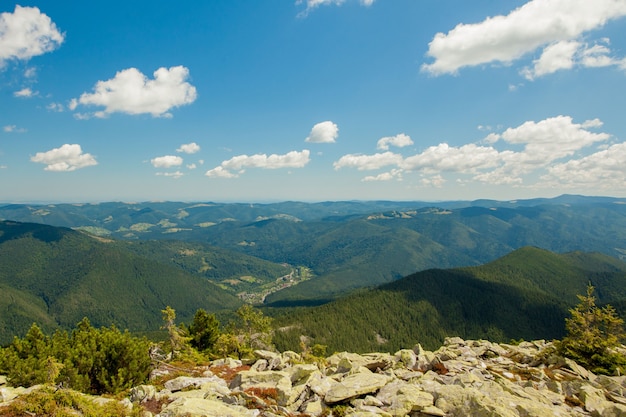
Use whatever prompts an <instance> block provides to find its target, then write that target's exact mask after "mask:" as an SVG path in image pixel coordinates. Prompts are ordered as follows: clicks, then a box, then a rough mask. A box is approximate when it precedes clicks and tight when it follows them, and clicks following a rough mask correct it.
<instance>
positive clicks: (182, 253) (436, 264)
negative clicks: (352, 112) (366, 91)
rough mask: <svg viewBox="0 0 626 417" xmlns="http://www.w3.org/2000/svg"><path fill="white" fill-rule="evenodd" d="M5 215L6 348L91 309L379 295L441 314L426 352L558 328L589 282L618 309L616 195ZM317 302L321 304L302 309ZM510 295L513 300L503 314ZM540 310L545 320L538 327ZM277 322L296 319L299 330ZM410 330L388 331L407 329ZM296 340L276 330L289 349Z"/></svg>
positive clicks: (0, 283) (147, 312)
mask: <svg viewBox="0 0 626 417" xmlns="http://www.w3.org/2000/svg"><path fill="white" fill-rule="evenodd" d="M0 219H4V220H3V221H0V290H1V291H0V311H3V313H2V315H1V316H0V332H1V333H0V343H4V342H6V341H7V340H9V339H10V338H11V337H12V335H13V334H20V333H23V331H24V330H25V329H26V328H28V326H29V325H30V324H31V323H32V322H33V321H37V322H38V323H40V324H41V325H42V327H44V329H47V330H49V329H52V328H55V327H57V326H61V327H71V326H73V325H75V324H76V322H78V321H79V320H80V319H82V317H84V316H88V317H89V318H90V319H91V320H92V323H94V324H95V325H109V324H111V323H113V324H116V325H117V326H119V327H122V328H129V329H130V330H133V331H148V330H154V329H158V327H159V326H160V324H161V319H160V310H161V309H162V308H164V307H165V306H166V305H170V306H172V307H173V308H174V309H175V310H176V311H177V313H178V317H179V319H180V320H181V321H188V320H189V319H190V318H191V317H192V315H193V313H194V312H195V310H196V309H197V308H204V309H206V310H208V311H212V312H217V313H219V314H222V313H223V314H224V317H227V314H228V313H227V312H232V311H233V309H236V308H237V307H238V306H239V305H241V302H242V300H247V301H252V302H255V303H263V304H262V305H263V306H265V307H267V308H268V310H267V311H268V312H271V314H272V315H276V316H277V317H281V312H283V311H289V313H290V314H291V315H292V317H300V316H299V315H300V314H302V315H303V316H302V317H305V316H306V315H307V314H314V315H315V316H316V317H323V316H324V313H323V312H324V311H326V310H325V309H332V308H335V307H334V306H336V305H337V304H335V303H330V304H328V303H329V302H331V301H333V300H337V303H340V304H341V303H350V302H352V301H349V300H352V299H353V298H352V297H357V298H358V297H365V296H367V297H371V296H372V295H371V294H379V295H378V296H380V297H383V298H384V299H389V302H388V303H386V304H385V303H383V304H381V303H380V302H375V301H374V300H369V299H367V300H365V299H364V300H363V301H362V302H361V303H362V304H364V305H366V306H367V305H378V306H381V305H390V306H393V305H396V304H397V305H398V306H403V305H404V306H410V308H408V309H405V310H408V311H412V312H413V313H411V314H415V315H416V316H410V317H409V316H407V317H404V315H406V313H401V312H400V311H396V309H395V307H393V308H392V307H387V306H385V307H379V308H381V309H382V310H381V311H385V312H387V313H386V314H381V317H387V319H388V318H389V317H398V318H402V320H399V321H398V323H399V324H398V329H402V328H403V326H411V325H409V324H406V323H414V322H415V320H417V321H418V322H420V323H421V322H428V323H435V324H436V325H433V327H432V328H431V329H430V330H428V329H425V328H423V327H420V326H411V328H416V329H421V330H420V337H421V338H422V339H424V340H425V341H426V343H427V344H430V345H432V346H435V345H438V344H440V343H441V340H442V335H443V334H444V333H445V334H454V333H458V334H459V335H461V336H462V337H467V338H479V337H489V338H490V339H493V340H502V339H506V338H526V339H529V338H538V337H557V336H558V335H559V334H560V333H559V332H562V331H563V321H562V320H563V318H564V317H565V315H566V313H567V309H568V308H569V307H571V305H572V304H573V303H574V302H575V301H576V297H575V295H576V294H581V293H584V290H585V285H586V283H587V282H589V280H591V279H592V278H593V281H594V285H595V282H596V281H597V282H598V283H600V284H601V285H599V286H598V296H599V299H600V300H601V301H602V302H610V303H612V304H614V305H615V306H616V307H617V308H618V309H620V311H626V297H622V288H624V285H623V283H622V282H621V281H620V279H621V278H619V277H621V275H619V274H621V273H622V269H623V267H622V263H621V261H620V259H623V258H624V257H625V256H626V199H619V198H609V197H584V196H571V195H565V196H561V197H558V198H554V199H534V200H518V201H506V202H500V201H493V200H479V201H473V202H463V201H458V202H441V203H424V202H385V201H382V202H376V201H374V202H326V203H300V202H284V203H272V204H229V203H180V202H178V203H177V202H144V203H121V202H112V203H100V204H54V205H51V204H45V205H30V204H28V205H26V204H21V205H16V204H11V205H6V206H1V207H0ZM528 247H532V248H533V249H532V250H530V249H528ZM520 248H522V249H521V252H519V253H518V250H520ZM520 253H521V254H524V255H523V256H522V255H520ZM509 254H510V255H509ZM513 254H517V257H518V258H519V257H521V258H523V259H524V261H523V262H520V261H517V262H514V264H515V265H516V266H515V267H514V268H513V267H512V268H510V269H507V267H505V266H503V265H504V264H503V263H502V262H504V260H506V259H509V260H510V259H516V258H511V256H513ZM547 254H549V255H547ZM565 254H567V255H565ZM553 256H556V257H557V258H553ZM577 256H578V257H580V259H582V261H576V257H577ZM560 257H565V258H560ZM499 258H500V259H499ZM576 262H578V263H576ZM612 262H613V263H612ZM563 263H565V264H566V265H569V266H567V267H565V266H563V265H562V264H563ZM493 265H496V267H494V266H493ZM572 265H574V266H572ZM525 267H526V270H525V269H524V268H525ZM585 267H587V269H585ZM473 268H474V269H473ZM489 268H492V269H493V268H496V269H497V271H498V274H499V275H497V274H496V275H494V273H493V272H491V273H490V272H486V271H489ZM554 271H560V273H559V274H555V273H554ZM581 271H582V272H581ZM416 273H417V274H416ZM416 276H419V277H420V278H415V277H416ZM574 276H575V278H572V277H574ZM603 277H604V278H603ZM507 280H513V281H514V282H507ZM409 283H413V284H409ZM416 283H419V284H416ZM515 283H524V284H523V285H517V286H516V285H513V284H515ZM412 287H415V288H419V290H415V289H411V288H412ZM461 288H462V289H461ZM370 291H372V293H371V294H370ZM415 291H417V292H415ZM350 294H352V295H350ZM391 294H404V298H403V299H396V298H394V297H391ZM464 294H472V295H473V299H475V300H479V299H480V297H478V296H479V295H480V294H490V296H489V297H487V298H485V299H489V300H492V301H490V303H491V304H493V300H496V301H497V300H505V301H502V303H503V307H502V310H501V311H502V314H501V318H504V317H507V318H515V317H522V318H518V319H516V320H513V322H516V323H517V322H519V323H518V324H517V325H516V328H517V330H519V331H517V332H516V331H513V330H511V329H509V328H506V327H504V328H503V327H502V323H500V322H498V321H497V320H496V319H497V317H496V318H495V319H494V320H496V321H494V322H491V321H489V320H488V319H487V317H488V315H486V313H485V311H486V310H481V308H479V307H475V309H476V311H474V310H471V309H470V310H466V308H467V306H465V304H464V301H459V300H456V301H455V299H456V298H455V297H462V296H463V295H464ZM346 296H348V297H347V298H344V297H346ZM407 297H408V298H407ZM407 300H408V301H407ZM411 300H418V302H417V304H415V303H412V301H411ZM437 300H441V301H437ZM409 301H411V302H409ZM322 304H325V305H322ZM491 304H486V305H491ZM316 305H321V307H319V309H320V310H316V309H313V310H311V309H310V308H296V307H298V306H316ZM344 305H347V304H344ZM504 305H506V306H509V307H510V306H516V307H515V308H513V310H511V312H508V311H509V310H508V309H507V308H509V307H507V308H505V306H504ZM351 309H352V307H350V309H349V310H351ZM308 311H315V313H308ZM337 314H338V313H332V314H331V316H334V317H337ZM350 314H353V313H350ZM369 314H372V313H367V314H366V313H365V312H364V313H363V314H361V313H359V314H356V316H359V317H370V316H369ZM403 314H404V315H403ZM420 314H421V316H420ZM459 314H460V315H459ZM537 315H539V316H541V317H545V319H541V317H539V318H540V320H538V321H537V320H535V318H537ZM460 317H462V318H460ZM530 318H532V320H530ZM548 318H550V319H548ZM302 320H303V321H304V322H306V321H307V319H302ZM334 320H335V321H336V322H337V323H338V325H339V322H340V321H339V320H336V319H334ZM441 320H443V321H441ZM524 320H526V321H524ZM529 320H530V321H529ZM279 321H280V322H281V323H283V327H289V326H292V327H291V328H293V329H297V328H298V326H301V325H302V324H299V323H295V324H294V323H291V324H290V323H288V321H289V320H286V321H284V320H283V319H282V318H280V320H279ZM318 321H320V320H318ZM323 321H324V320H321V321H320V322H323ZM509 321H510V320H509ZM377 322H378V318H377V317H372V318H371V320H369V324H373V323H377ZM451 322H455V323H456V324H454V325H451V324H450V323H451ZM437 323H438V324H437ZM537 323H540V324H537ZM365 324H368V323H365ZM382 324H384V323H383V322H381V325H380V326H378V328H376V329H373V330H372V332H370V333H371V335H372V337H373V339H372V340H373V342H371V341H368V342H366V343H363V345H365V344H367V343H374V345H370V346H379V343H380V341H385V340H386V341H388V342H385V343H390V344H389V345H388V346H396V344H397V343H400V344H405V343H404V342H405V341H406V340H405V339H403V340H402V341H401V342H397V341H396V336H392V334H391V333H394V332H391V333H389V332H388V331H387V330H382V329H383V326H382ZM305 327H306V326H305ZM331 327H332V326H331ZM405 330H406V331H405ZM405 330H402V331H401V330H397V333H398V334H400V333H403V334H405V335H406V336H405V337H408V338H415V334H414V333H412V332H411V331H409V329H405ZM320 331H321V330H320ZM307 332H308V333H310V337H311V340H319V341H320V343H323V344H327V345H329V346H332V347H333V348H334V349H335V348H336V349H339V348H342V346H343V345H342V343H344V342H339V341H336V340H326V339H325V338H324V337H323V336H321V333H319V332H318V330H315V329H314V328H312V329H311V330H310V331H309V330H307V331H302V334H307ZM331 333H334V334H335V335H336V336H338V335H340V334H344V335H349V334H350V331H349V330H346V331H341V332H339V331H337V332H331ZM544 334H545V336H542V335H544ZM290 337H291V336H290V335H289V334H287V333H285V334H284V335H282V336H279V337H278V340H281V338H282V340H283V342H281V343H284V344H285V346H286V345H289V346H290V348H293V343H295V342H294V341H293V340H292V339H290ZM345 338H348V336H345ZM359 343H360V342H359ZM405 345H406V344H405ZM345 349H348V350H353V351H360V349H358V348H356V347H354V346H346V347H345Z"/></svg>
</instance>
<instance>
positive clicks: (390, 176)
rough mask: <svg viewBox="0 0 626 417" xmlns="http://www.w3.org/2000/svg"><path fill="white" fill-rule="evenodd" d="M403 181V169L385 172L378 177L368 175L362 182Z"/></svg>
mask: <svg viewBox="0 0 626 417" xmlns="http://www.w3.org/2000/svg"><path fill="white" fill-rule="evenodd" d="M394 179H395V180H397V181H402V170H401V169H392V170H391V171H389V172H383V173H382V174H378V175H368V176H367V177H364V178H363V179H362V180H361V181H363V182H372V181H391V180H394Z"/></svg>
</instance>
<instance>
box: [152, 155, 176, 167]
mask: <svg viewBox="0 0 626 417" xmlns="http://www.w3.org/2000/svg"><path fill="white" fill-rule="evenodd" d="M150 163H151V164H152V166H153V167H155V168H171V167H177V166H181V165H182V164H183V158H181V157H180V156H176V155H165V156H159V157H156V158H153V159H151V160H150Z"/></svg>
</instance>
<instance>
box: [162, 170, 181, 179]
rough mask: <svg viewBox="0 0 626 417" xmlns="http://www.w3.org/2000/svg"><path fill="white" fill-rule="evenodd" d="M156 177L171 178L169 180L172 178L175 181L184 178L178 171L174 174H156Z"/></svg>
mask: <svg viewBox="0 0 626 417" xmlns="http://www.w3.org/2000/svg"><path fill="white" fill-rule="evenodd" d="M156 175H159V176H162V177H171V178H174V179H175V180H177V179H179V178H180V177H182V176H184V175H185V174H183V173H182V172H180V171H176V172H157V173H156Z"/></svg>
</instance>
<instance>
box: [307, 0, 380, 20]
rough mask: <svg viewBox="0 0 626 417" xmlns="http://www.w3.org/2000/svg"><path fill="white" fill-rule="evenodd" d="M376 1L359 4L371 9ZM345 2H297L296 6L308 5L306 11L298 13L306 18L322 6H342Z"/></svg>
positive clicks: (370, 0) (322, 0)
mask: <svg viewBox="0 0 626 417" xmlns="http://www.w3.org/2000/svg"><path fill="white" fill-rule="evenodd" d="M374 1H375V0H359V4H361V5H362V6H365V7H369V6H371V5H372V4H374ZM345 2H346V0H297V1H296V5H300V4H306V9H305V10H303V11H301V12H300V13H298V17H306V16H307V15H308V14H309V13H310V12H311V11H312V10H315V9H317V8H318V7H320V6H330V5H336V6H340V5H342V4H344V3H345Z"/></svg>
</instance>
